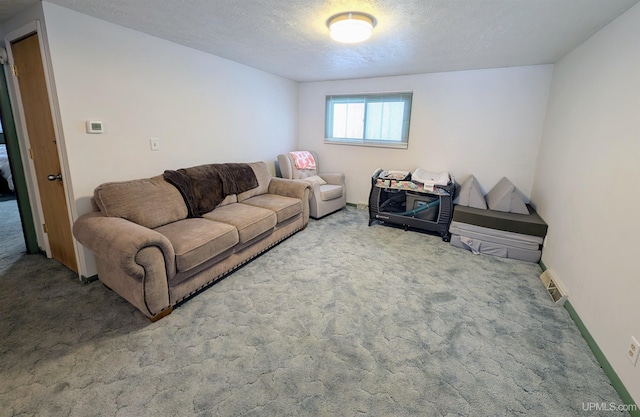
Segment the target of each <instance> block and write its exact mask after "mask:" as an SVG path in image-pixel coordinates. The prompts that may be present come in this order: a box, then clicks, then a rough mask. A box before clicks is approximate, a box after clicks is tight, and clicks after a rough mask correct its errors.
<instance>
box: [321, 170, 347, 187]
mask: <svg viewBox="0 0 640 417" xmlns="http://www.w3.org/2000/svg"><path fill="white" fill-rule="evenodd" d="M318 176H319V177H320V178H322V179H323V180H325V181H326V182H327V184H331V185H344V178H345V177H344V174H339V173H337V172H330V173H325V174H318Z"/></svg>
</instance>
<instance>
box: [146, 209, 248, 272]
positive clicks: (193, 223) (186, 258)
mask: <svg viewBox="0 0 640 417" xmlns="http://www.w3.org/2000/svg"><path fill="white" fill-rule="evenodd" d="M155 230H156V231H157V232H159V233H161V234H163V235H165V236H166V237H167V238H168V239H169V241H170V242H171V244H172V245H173V249H174V251H175V253H176V268H177V270H178V272H182V271H187V270H189V269H191V268H194V267H196V266H198V265H200V264H201V263H203V262H205V261H207V260H209V259H211V258H213V257H214V256H217V255H219V254H221V253H223V252H224V251H226V250H228V249H230V248H232V247H233V246H235V245H236V244H237V243H238V241H239V238H238V231H237V230H236V228H235V227H233V226H231V225H229V224H226V223H219V222H214V221H211V220H207V219H202V218H195V219H184V220H179V221H177V222H174V223H169V224H166V225H164V226H160V227H157V228H156V229H155Z"/></svg>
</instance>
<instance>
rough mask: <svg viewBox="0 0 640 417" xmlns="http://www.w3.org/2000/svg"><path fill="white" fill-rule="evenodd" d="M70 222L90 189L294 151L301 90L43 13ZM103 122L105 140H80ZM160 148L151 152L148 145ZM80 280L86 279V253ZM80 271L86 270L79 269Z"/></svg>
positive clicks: (98, 23)
mask: <svg viewBox="0 0 640 417" xmlns="http://www.w3.org/2000/svg"><path fill="white" fill-rule="evenodd" d="M43 7H44V12H45V22H46V30H47V34H48V41H49V52H50V56H51V63H52V68H53V75H54V79H55V85H56V91H57V96H58V104H59V112H60V118H61V126H62V130H63V133H64V135H63V136H64V137H63V140H64V148H65V150H66V158H67V160H68V167H69V170H68V173H69V175H70V181H69V180H68V181H67V185H68V184H69V182H70V183H71V187H72V194H73V196H72V199H73V200H74V201H75V203H76V207H74V208H72V211H74V210H75V212H76V215H80V214H83V213H85V212H87V211H89V210H90V207H91V205H90V197H91V196H92V194H93V189H94V188H95V187H96V186H97V185H99V184H100V183H103V182H106V181H118V180H128V179H134V178H141V177H148V176H152V175H158V174H161V173H162V172H163V171H164V170H165V169H177V168H182V167H188V166H193V165H197V164H203V163H213V162H252V161H258V160H263V161H266V162H268V163H269V164H270V165H271V167H272V170H273V163H274V161H275V158H276V155H277V154H278V153H281V152H284V151H287V150H289V149H292V148H295V145H296V142H297V137H296V133H297V96H298V84H297V83H295V82H293V81H289V80H286V79H283V78H280V77H277V76H274V75H271V74H267V73H265V72H262V71H258V70H256V69H253V68H250V67H247V66H244V65H240V64H237V63H234V62H231V61H228V60H225V59H222V58H219V57H216V56H213V55H210V54H206V53H203V52H199V51H196V50H194V49H191V48H187V47H184V46H180V45H177V44H175V43H172V42H168V41H165V40H162V39H159V38H155V37H152V36H149V35H146V34H143V33H140V32H136V31H133V30H129V29H126V28H123V27H121V26H117V25H113V24H111V23H108V22H105V21H102V20H98V19H95V18H92V17H89V16H86V15H83V14H79V13H76V12H74V11H71V10H68V9H65V8H62V7H59V6H56V5H52V4H50V3H44V4H43ZM86 120H101V121H102V122H103V123H104V125H105V127H106V133H104V134H100V135H95V134H93V135H92V134H87V133H86V131H85V121H86ZM152 137H155V138H159V139H160V141H161V150H160V151H151V150H150V146H149V139H150V138H152ZM83 252H84V253H83V255H82V256H83V257H84V259H82V260H81V264H83V263H84V264H85V265H84V268H83V265H81V269H82V270H81V273H82V274H84V275H88V276H89V275H93V274H94V273H95V267H94V265H93V260H92V256H91V255H90V253H87V252H88V251H86V252H85V251H84V250H83ZM82 261H84V262H82Z"/></svg>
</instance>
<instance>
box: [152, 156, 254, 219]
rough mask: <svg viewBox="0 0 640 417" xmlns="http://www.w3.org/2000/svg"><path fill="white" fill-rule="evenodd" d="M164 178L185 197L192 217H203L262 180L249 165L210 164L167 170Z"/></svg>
mask: <svg viewBox="0 0 640 417" xmlns="http://www.w3.org/2000/svg"><path fill="white" fill-rule="evenodd" d="M163 177H164V179H165V181H167V182H168V183H170V184H172V185H173V186H174V187H176V188H177V189H178V191H180V194H182V198H184V202H185V203H186V204H187V209H188V210H189V217H202V215H203V214H205V213H208V212H210V211H211V210H213V209H214V208H216V206H217V205H218V204H220V203H221V202H222V200H224V199H225V197H226V196H228V195H231V194H239V193H243V192H245V191H248V190H251V189H252V188H256V187H257V186H258V179H257V178H256V175H255V173H254V172H253V169H251V167H250V166H249V165H248V164H207V165H199V166H195V167H191V168H182V169H179V170H177V171H173V170H166V171H165V172H164V174H163Z"/></svg>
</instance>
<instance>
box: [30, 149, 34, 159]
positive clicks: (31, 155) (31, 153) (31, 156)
mask: <svg viewBox="0 0 640 417" xmlns="http://www.w3.org/2000/svg"><path fill="white" fill-rule="evenodd" d="M29 158H31V159H33V149H31V148H29Z"/></svg>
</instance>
